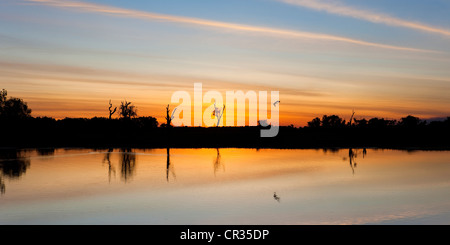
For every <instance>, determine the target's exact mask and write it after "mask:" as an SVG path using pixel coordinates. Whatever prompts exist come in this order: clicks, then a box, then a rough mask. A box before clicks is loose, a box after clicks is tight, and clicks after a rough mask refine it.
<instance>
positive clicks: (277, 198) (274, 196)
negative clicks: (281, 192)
mask: <svg viewBox="0 0 450 245" xmlns="http://www.w3.org/2000/svg"><path fill="white" fill-rule="evenodd" d="M273 199H275V200H277V202H280V197H279V196H278V195H277V193H276V192H274V193H273Z"/></svg>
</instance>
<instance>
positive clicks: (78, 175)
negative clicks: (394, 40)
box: [0, 149, 450, 225]
mask: <svg viewBox="0 0 450 245" xmlns="http://www.w3.org/2000/svg"><path fill="white" fill-rule="evenodd" d="M0 186H1V196H0V224H163V225H164V224H174V225H177V224H181V225H196V224H204V225H208V224H231V225H247V224H248V225H265V224H268V225H278V224H287V225H294V224H450V151H398V150H380V149H367V150H365V149H342V150H281V149H259V150H257V149H146V150H144V149H125V150H124V149H110V150H108V149H106V150H90V149H55V150H53V149H51V150H48V149H39V150H25V151H11V150H1V151H0Z"/></svg>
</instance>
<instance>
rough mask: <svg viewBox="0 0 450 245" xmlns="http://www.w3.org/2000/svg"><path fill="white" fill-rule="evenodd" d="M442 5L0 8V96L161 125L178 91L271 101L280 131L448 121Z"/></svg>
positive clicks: (427, 1)
mask: <svg viewBox="0 0 450 245" xmlns="http://www.w3.org/2000/svg"><path fill="white" fill-rule="evenodd" d="M449 13H450V1H448V0H396V1H391V0H336V1H330V0H245V1H242V0H227V1H223V0H222V1H219V0H190V1H185V0H150V1H137V0H108V1H106V0H84V1H72V0H67V1H66V0H1V1H0V89H6V90H7V91H8V95H9V96H13V97H19V98H22V99H24V101H25V102H27V103H28V105H29V106H30V108H31V109H32V110H33V112H32V115H33V116H35V117H38V116H49V117H54V118H65V117H95V116H97V117H107V116H108V115H109V111H108V107H109V100H111V101H112V103H113V104H114V105H115V106H118V105H120V102H121V101H124V100H127V101H131V102H133V104H134V105H135V106H136V107H137V109H138V115H139V116H153V117H156V118H157V119H158V121H159V122H160V123H162V122H164V119H163V118H164V117H165V107H166V106H167V104H171V108H174V107H176V106H177V103H171V96H172V94H173V93H174V92H176V91H178V90H183V91H187V92H189V93H191V95H193V89H194V83H202V84H203V91H204V92H206V91H209V90H216V91H219V92H221V93H223V95H224V97H225V92H226V91H237V90H242V91H244V92H246V91H268V93H269V94H270V91H279V92H280V101H281V103H280V125H289V124H294V125H295V126H304V125H306V123H307V122H308V121H310V120H312V119H313V118H314V117H321V116H322V115H325V114H327V115H331V114H336V115H339V116H341V117H343V118H344V119H347V120H348V118H350V116H351V114H352V111H353V110H354V111H355V117H356V118H372V117H383V118H388V119H399V118H401V117H404V116H407V115H415V116H418V117H421V118H424V119H427V118H435V117H446V116H450V93H449V91H450V45H449V44H450V15H449Z"/></svg>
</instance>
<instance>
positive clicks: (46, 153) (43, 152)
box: [36, 148, 55, 156]
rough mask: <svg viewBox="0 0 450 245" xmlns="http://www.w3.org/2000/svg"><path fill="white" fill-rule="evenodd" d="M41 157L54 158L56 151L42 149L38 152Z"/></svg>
mask: <svg viewBox="0 0 450 245" xmlns="http://www.w3.org/2000/svg"><path fill="white" fill-rule="evenodd" d="M36 151H37V153H38V155H40V156H53V155H55V149H53V148H41V149H37V150H36Z"/></svg>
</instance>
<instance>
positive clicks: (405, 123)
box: [398, 115, 425, 128]
mask: <svg viewBox="0 0 450 245" xmlns="http://www.w3.org/2000/svg"><path fill="white" fill-rule="evenodd" d="M424 124H425V123H424V122H422V121H421V120H420V118H418V117H414V116H411V115H409V116H407V117H403V118H402V119H401V120H400V122H399V123H398V125H399V126H402V127H405V128H415V127H417V126H419V125H424Z"/></svg>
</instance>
